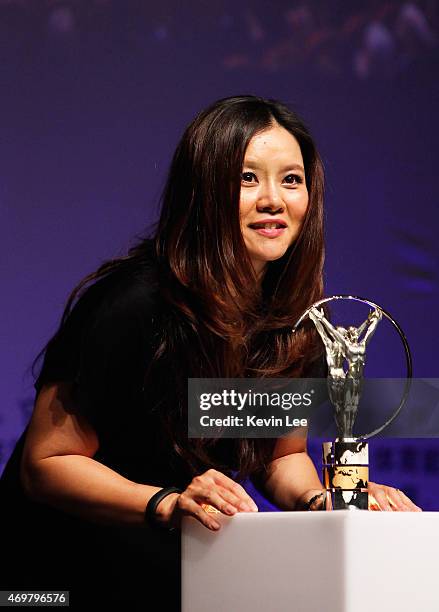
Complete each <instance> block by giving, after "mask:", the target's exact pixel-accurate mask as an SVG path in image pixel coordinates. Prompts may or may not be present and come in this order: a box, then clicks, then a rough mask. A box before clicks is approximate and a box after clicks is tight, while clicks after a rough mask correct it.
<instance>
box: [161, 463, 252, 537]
mask: <svg viewBox="0 0 439 612" xmlns="http://www.w3.org/2000/svg"><path fill="white" fill-rule="evenodd" d="M203 505H206V506H211V507H212V512H206V510H205V509H204V508H203ZM257 511H258V507H257V505H256V504H255V502H254V501H253V500H252V498H251V497H250V496H249V495H248V493H247V492H246V491H245V489H244V488H243V487H241V485H239V484H238V483H237V482H235V481H234V480H232V479H231V478H229V477H228V476H226V475H225V474H223V473H222V472H218V471H217V470H214V469H210V470H207V472H204V473H203V474H201V475H199V476H195V478H193V480H192V482H191V483H190V485H189V486H188V487H187V488H186V489H185V490H184V491H183V492H182V493H173V494H171V495H168V496H167V497H165V498H164V499H163V501H161V502H160V503H159V505H158V506H157V509H156V513H157V520H158V521H159V522H161V523H163V524H164V525H167V526H169V527H179V526H180V524H181V519H182V517H183V516H184V515H186V516H193V517H194V518H196V519H197V520H198V521H200V523H202V524H203V525H204V526H205V527H207V528H208V529H211V530H212V531H217V530H218V529H220V527H221V525H220V524H219V523H218V521H216V520H215V519H214V514H215V513H216V512H222V513H223V514H226V515H228V516H233V515H234V514H236V512H257Z"/></svg>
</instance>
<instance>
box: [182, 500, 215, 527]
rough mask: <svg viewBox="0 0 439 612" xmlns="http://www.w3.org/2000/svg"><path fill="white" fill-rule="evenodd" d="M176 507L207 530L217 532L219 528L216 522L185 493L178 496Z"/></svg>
mask: <svg viewBox="0 0 439 612" xmlns="http://www.w3.org/2000/svg"><path fill="white" fill-rule="evenodd" d="M177 506H178V509H179V511H180V512H181V513H183V514H186V515H189V516H193V517H194V518H196V519H197V520H198V521H200V523H201V524H202V525H204V526H205V527H207V528H208V529H211V530H212V531H218V530H219V529H220V528H221V525H220V524H219V523H218V521H216V520H215V519H214V518H212V515H211V514H210V513H208V512H205V511H204V510H203V508H202V507H201V506H200V504H197V502H196V501H194V500H193V499H192V498H191V496H190V495H188V494H187V493H186V492H185V491H183V493H181V494H180V496H179V498H178V501H177Z"/></svg>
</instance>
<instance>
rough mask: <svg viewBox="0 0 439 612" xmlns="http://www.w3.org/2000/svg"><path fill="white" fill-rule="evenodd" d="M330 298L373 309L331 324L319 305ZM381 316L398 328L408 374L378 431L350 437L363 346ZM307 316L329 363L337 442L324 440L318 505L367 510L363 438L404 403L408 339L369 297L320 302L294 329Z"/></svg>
mask: <svg viewBox="0 0 439 612" xmlns="http://www.w3.org/2000/svg"><path fill="white" fill-rule="evenodd" d="M333 300H354V301H357V302H362V303H363V304H367V305H368V306H369V307H371V308H372V310H371V311H370V312H369V316H368V317H367V319H366V320H365V321H364V322H363V323H362V324H361V325H360V326H359V327H354V326H350V327H342V326H340V325H333V324H332V323H331V322H330V321H329V320H328V318H327V317H326V315H325V311H324V309H323V308H322V306H323V304H324V303H326V302H329V301H333ZM383 315H384V316H385V317H386V318H387V319H388V320H389V321H390V322H391V323H392V324H393V326H394V327H395V328H396V330H397V332H398V334H399V336H400V338H401V340H402V343H403V346H404V350H405V355H406V365H407V375H406V384H405V388H404V392H403V396H402V399H401V402H400V403H399V406H398V407H397V409H396V410H395V411H394V413H393V414H392V416H391V417H390V418H389V419H388V420H387V421H386V422H385V423H384V424H383V425H381V426H380V427H378V428H377V429H376V430H374V431H372V432H370V433H368V434H363V435H354V431H353V430H354V425H355V420H356V417H357V413H358V407H359V404H360V399H361V392H362V388H363V378H364V367H365V363H366V348H367V345H368V343H369V342H370V340H371V338H372V336H373V334H374V333H375V331H376V329H377V326H378V324H379V322H380V321H381V319H382V317H383ZM306 317H309V318H310V319H311V321H312V322H313V323H314V325H315V327H316V330H317V332H318V333H319V335H320V338H321V339H322V342H323V344H324V346H325V351H326V362H327V365H328V376H327V386H328V395H329V399H330V401H331V403H332V405H333V408H334V417H335V422H336V425H337V431H338V435H337V438H336V440H335V441H332V442H324V443H323V483H324V486H325V488H326V493H327V495H326V501H325V502H324V503H323V504H321V506H320V507H321V509H333V510H338V509H347V508H359V509H362V510H367V509H368V507H369V497H368V492H367V486H368V481H369V448H368V443H367V442H366V439H367V438H369V437H371V436H373V435H376V434H377V433H379V432H380V431H382V430H383V429H384V428H385V427H387V425H389V424H390V423H391V422H392V421H393V420H394V419H395V418H396V416H397V415H398V414H399V412H400V411H401V409H402V407H403V405H404V404H405V402H406V400H407V397H408V393H409V389H410V381H411V377H412V363H411V355H410V350H409V347H408V343H407V340H406V338H405V336H404V334H403V332H402V330H401V328H400V327H399V325H398V324H397V323H396V321H395V320H394V319H393V318H392V317H391V316H390V315H389V313H387V312H386V311H385V310H384V309H383V308H381V307H380V306H377V305H376V304H374V303H373V302H371V301H369V300H365V299H364V298H359V297H355V296H348V295H339V296H332V297H330V298H325V299H324V300H320V301H319V302H317V303H316V304H313V305H312V306H311V307H310V308H308V309H307V310H306V312H304V313H303V315H302V316H301V317H300V319H299V320H298V321H297V323H296V325H295V326H294V328H293V331H295V330H296V329H297V328H298V327H299V325H300V324H301V323H302V321H303V320H304V319H305V318H306Z"/></svg>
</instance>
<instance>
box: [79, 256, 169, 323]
mask: <svg viewBox="0 0 439 612" xmlns="http://www.w3.org/2000/svg"><path fill="white" fill-rule="evenodd" d="M158 297H159V292H158V274H157V265H156V264H155V261H154V259H153V258H152V257H146V256H145V257H141V258H135V259H127V260H122V261H120V262H119V263H118V264H117V265H116V266H115V267H114V268H113V269H112V270H110V271H109V272H108V273H107V274H105V276H102V277H100V278H98V279H97V280H96V281H95V282H93V283H92V284H91V285H89V286H88V287H87V288H86V289H85V290H83V291H82V293H81V295H80V297H79V298H78V299H77V301H76V303H75V305H74V307H73V309H72V311H71V313H70V315H69V316H72V317H73V318H77V317H79V318H81V315H85V316H88V315H93V316H95V317H100V316H104V317H105V316H108V315H111V314H114V315H115V316H118V315H123V314H124V313H126V314H127V315H130V314H132V313H134V312H139V313H145V314H151V313H152V311H154V310H155V309H156V307H157V303H158Z"/></svg>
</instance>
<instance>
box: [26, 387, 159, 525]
mask: <svg viewBox="0 0 439 612" xmlns="http://www.w3.org/2000/svg"><path fill="white" fill-rule="evenodd" d="M70 390H71V385H70V384H69V383H56V384H52V385H46V386H44V387H43V388H42V389H41V391H40V393H39V394H38V398H37V401H36V404H35V409H34V412H33V415H32V419H31V421H30V424H29V428H28V432H27V435H26V442H25V446H24V450H23V457H22V462H21V481H22V484H23V487H24V490H25V491H26V493H27V494H28V495H29V497H31V498H32V499H34V500H35V501H39V502H43V503H48V504H50V505H52V506H55V507H57V508H59V509H61V510H65V511H66V512H69V513H71V514H75V515H77V516H81V517H84V518H87V519H89V520H91V521H95V522H100V523H112V524H133V525H136V524H139V525H140V524H141V523H142V522H143V520H144V519H143V516H144V512H145V506H146V504H147V502H148V500H149V499H150V498H151V497H152V495H154V494H155V493H156V492H157V491H159V489H160V487H153V486H149V485H142V484H138V483H134V482H132V481H130V480H128V479H126V478H124V477H123V476H121V475H120V474H118V473H117V472H115V471H113V470H112V469H110V468H108V467H106V466H105V465H103V464H102V463H99V462H98V461H95V460H94V459H93V458H92V457H93V455H94V454H95V453H96V451H97V450H98V447H99V441H98V439H97V436H96V433H95V432H94V430H93V429H92V427H91V426H90V424H89V423H88V422H87V421H86V419H85V418H83V417H82V416H80V415H78V414H77V411H75V410H74V406H73V402H72V399H71V394H70Z"/></svg>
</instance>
